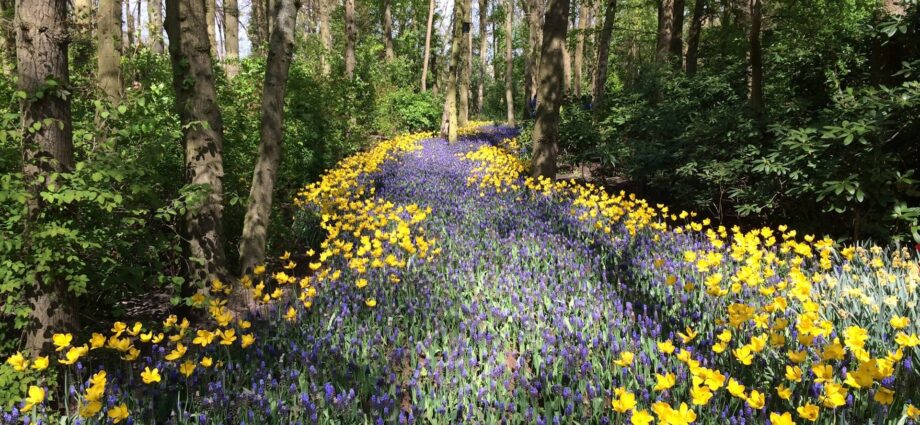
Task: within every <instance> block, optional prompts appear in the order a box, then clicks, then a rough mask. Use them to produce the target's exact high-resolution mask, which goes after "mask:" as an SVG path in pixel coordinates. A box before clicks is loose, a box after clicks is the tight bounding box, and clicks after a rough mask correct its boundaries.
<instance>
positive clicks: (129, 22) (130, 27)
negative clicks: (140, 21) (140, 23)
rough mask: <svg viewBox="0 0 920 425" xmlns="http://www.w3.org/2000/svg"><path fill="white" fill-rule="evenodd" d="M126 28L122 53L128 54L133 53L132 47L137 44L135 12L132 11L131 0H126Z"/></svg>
mask: <svg viewBox="0 0 920 425" xmlns="http://www.w3.org/2000/svg"><path fill="white" fill-rule="evenodd" d="M124 8H125V16H124V17H125V30H126V31H127V32H126V35H127V37H122V42H123V44H122V53H124V54H126V55H130V54H131V49H133V48H134V46H135V40H134V35H135V32H134V13H133V12H132V11H131V0H125V2H124Z"/></svg>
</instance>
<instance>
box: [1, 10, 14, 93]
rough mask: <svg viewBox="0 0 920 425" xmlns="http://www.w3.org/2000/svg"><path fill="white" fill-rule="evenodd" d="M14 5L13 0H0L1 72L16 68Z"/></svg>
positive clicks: (5, 73) (10, 71)
mask: <svg viewBox="0 0 920 425" xmlns="http://www.w3.org/2000/svg"><path fill="white" fill-rule="evenodd" d="M15 13H16V7H15V3H14V0H0V33H2V34H0V43H3V44H2V48H3V57H2V58H0V60H2V66H3V74H4V75H7V74H11V73H12V72H13V70H14V69H15V68H16V31H15V29H14V28H13V26H14V25H13V19H14V18H15Z"/></svg>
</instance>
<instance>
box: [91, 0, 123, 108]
mask: <svg viewBox="0 0 920 425" xmlns="http://www.w3.org/2000/svg"><path fill="white" fill-rule="evenodd" d="M96 35H97V37H98V39H99V47H98V52H97V53H96V79H97V81H98V84H99V88H100V89H102V93H103V94H104V95H105V98H106V100H108V101H109V102H111V103H112V104H115V105H117V104H118V103H119V102H121V95H122V83H121V47H122V42H121V39H122V34H121V2H120V0H99V13H98V14H97V15H96Z"/></svg>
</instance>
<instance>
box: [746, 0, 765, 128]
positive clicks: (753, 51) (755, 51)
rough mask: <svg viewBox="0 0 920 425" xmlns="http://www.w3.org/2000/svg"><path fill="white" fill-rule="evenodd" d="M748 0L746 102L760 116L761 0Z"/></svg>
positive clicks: (761, 78) (761, 103) (761, 114)
mask: <svg viewBox="0 0 920 425" xmlns="http://www.w3.org/2000/svg"><path fill="white" fill-rule="evenodd" d="M748 1H749V6H748V8H749V13H748V15H749V18H750V31H749V33H748V104H749V105H750V106H751V110H752V111H754V115H755V116H757V117H762V116H763V113H764V104H763V102H764V100H763V52H762V51H761V46H760V27H761V22H762V20H763V4H762V3H761V0H748Z"/></svg>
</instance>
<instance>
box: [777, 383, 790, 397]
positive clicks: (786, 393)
mask: <svg viewBox="0 0 920 425" xmlns="http://www.w3.org/2000/svg"><path fill="white" fill-rule="evenodd" d="M776 395H778V396H779V398H781V399H783V400H789V399H790V398H792V389H791V388H789V387H786V386H785V385H783V384H779V385H777V386H776Z"/></svg>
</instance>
